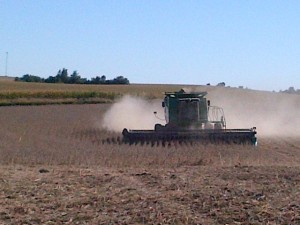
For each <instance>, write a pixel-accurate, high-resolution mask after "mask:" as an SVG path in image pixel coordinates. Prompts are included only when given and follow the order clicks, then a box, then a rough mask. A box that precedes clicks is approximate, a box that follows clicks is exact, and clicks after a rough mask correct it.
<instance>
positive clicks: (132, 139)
mask: <svg viewBox="0 0 300 225" xmlns="http://www.w3.org/2000/svg"><path fill="white" fill-rule="evenodd" d="M206 94H207V92H191V93H186V92H185V91H184V90H180V91H178V92H166V93H165V98H164V101H163V102H162V107H163V108H164V112H165V120H166V125H161V124H156V125H155V126H154V129H153V130H128V129H126V128H125V129H124V130H123V132H122V134H123V141H124V142H125V143H129V144H137V143H141V144H151V145H156V144H159V143H161V144H162V145H163V146H164V145H170V144H172V143H179V144H181V143H186V142H192V143H194V142H200V143H229V144H230V143H234V144H253V145H255V144H256V136H255V135H256V128H255V127H253V128H250V129H226V120H225V115H224V112H223V109H222V108H220V107H217V106H211V105H210V101H209V100H207V99H206V98H205V95H206Z"/></svg>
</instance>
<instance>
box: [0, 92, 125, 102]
mask: <svg viewBox="0 0 300 225" xmlns="http://www.w3.org/2000/svg"><path fill="white" fill-rule="evenodd" d="M118 96H120V95H119V94H116V93H104V92H95V91H90V92H75V91H72V92H70V91H65V92H63V91H46V92H6V93H0V99H20V98H47V99H61V98H77V99H80V98H103V99H109V100H114V99H115V98H116V97H118Z"/></svg>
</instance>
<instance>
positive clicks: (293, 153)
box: [0, 104, 300, 224]
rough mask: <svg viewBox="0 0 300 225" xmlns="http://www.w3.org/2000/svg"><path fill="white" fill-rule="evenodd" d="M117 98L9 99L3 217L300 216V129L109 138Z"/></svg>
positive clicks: (229, 219) (46, 220)
mask: <svg viewBox="0 0 300 225" xmlns="http://www.w3.org/2000/svg"><path fill="white" fill-rule="evenodd" d="M109 106H110V105H109V104H100V105H51V106H27V107H24V106H22V107H2V108H0V124H1V127H0V163H1V167H0V190H1V191H0V223H2V224H25V223H26V224H64V223H66V224H268V223H269V224H299V223H300V215H299V212H300V203H299V199H300V191H299V190H300V175H299V169H300V168H299V163H300V139H299V138H297V137H284V138H283V137H276V136H273V137H263V138H260V137H259V146H258V147H253V146H243V145H211V144H209V145H190V144H187V145H182V146H181V145H179V146H171V147H169V148H168V147H161V146H158V147H154V148H153V147H151V146H146V145H144V146H140V145H133V146H129V145H118V144H109V145H108V144H103V142H102V140H103V139H106V138H109V137H111V136H118V135H119V134H117V133H114V132H108V131H105V130H103V129H102V123H101V122H102V118H103V115H104V113H105V112H106V111H107V109H108V107H109Z"/></svg>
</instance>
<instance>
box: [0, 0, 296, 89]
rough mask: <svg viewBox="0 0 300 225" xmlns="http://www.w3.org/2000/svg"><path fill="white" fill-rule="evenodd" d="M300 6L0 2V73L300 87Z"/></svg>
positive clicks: (212, 1) (206, 1)
mask: <svg viewBox="0 0 300 225" xmlns="http://www.w3.org/2000/svg"><path fill="white" fill-rule="evenodd" d="M299 24H300V1H296V0H295V1H281V0H280V1H276V0H273V1H269V0H264V1H261V0H259V1H256V0H251V1H250V0H249V1H248V0H247V1H246V0H236V1H234V0H226V1H225V0H223V1H222V0H197V1H196V0H195V1H187V0H186V1H184V0H182V1H176V0H173V1H170V0H161V1H156V0H151V1H150V0H147V1H146V0H136V1H133V0H132V1H131V0H128V1H125V0H124V1H122V0H119V1H113V0H107V1H100V0H86V1H83V0H82V1H80V0H56V1H55V0H43V1H41V0H0V74H2V75H4V74H5V62H6V60H5V59H6V52H8V74H9V75H12V76H22V75H24V74H27V73H28V74H33V75H38V76H41V77H48V76H52V75H56V73H57V71H58V70H59V69H61V68H67V69H68V71H69V73H71V72H73V71H74V70H77V71H78V72H79V74H80V75H81V76H82V77H86V78H90V77H95V76H101V75H106V76H107V78H109V79H111V78H114V77H116V76H125V77H127V78H128V79H129V80H130V82H131V83H163V84H196V85H200V84H206V83H211V84H217V83H219V82H225V83H226V85H229V86H232V87H237V86H244V87H249V88H251V89H258V90H276V91H278V90H280V89H282V90H283V89H287V88H288V87H290V86H294V87H295V88H296V89H300V25H299Z"/></svg>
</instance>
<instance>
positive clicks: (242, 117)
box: [200, 88, 300, 136]
mask: <svg viewBox="0 0 300 225" xmlns="http://www.w3.org/2000/svg"><path fill="white" fill-rule="evenodd" d="M200 91H203V89H202V90H201V89H200ZM206 91H207V92H208V95H207V98H208V99H210V100H211V105H216V106H220V107H222V108H223V109H224V112H225V117H226V122H227V128H251V127H256V128H257V132H258V135H261V136H300V96H299V95H291V94H283V93H272V92H264V91H253V90H241V89H233V88H214V89H213V88H212V89H210V90H209V89H208V90H206Z"/></svg>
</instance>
